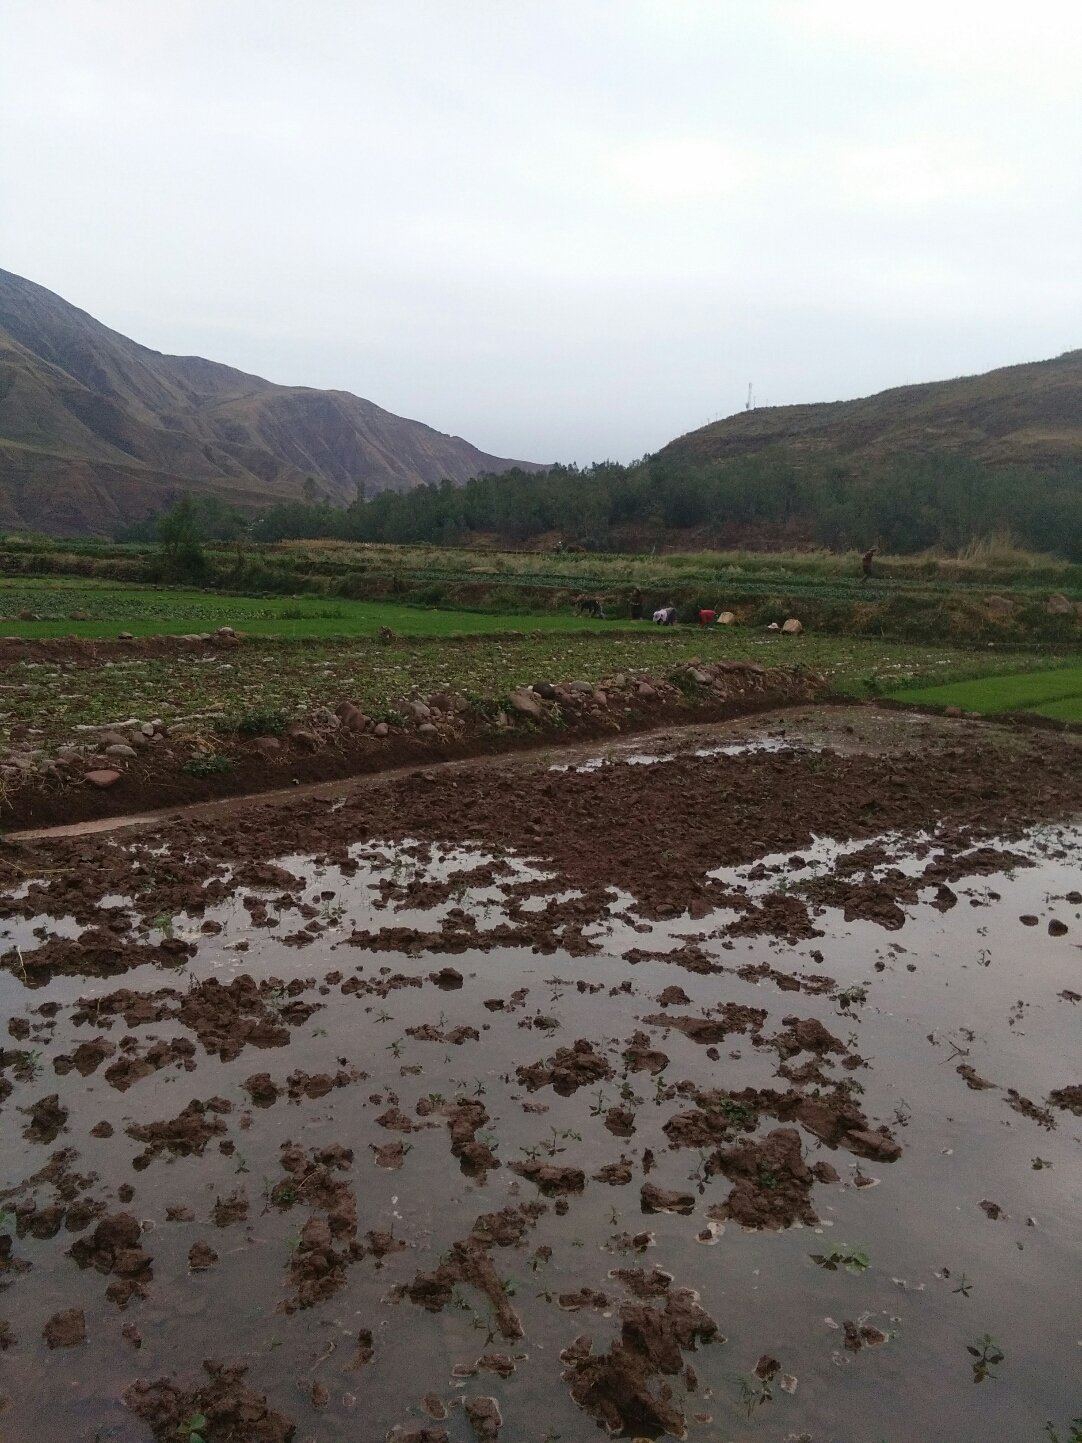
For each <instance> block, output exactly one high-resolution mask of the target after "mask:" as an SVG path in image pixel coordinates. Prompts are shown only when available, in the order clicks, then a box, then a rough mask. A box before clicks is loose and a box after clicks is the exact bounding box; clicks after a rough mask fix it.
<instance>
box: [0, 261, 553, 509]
mask: <svg viewBox="0 0 1082 1443" xmlns="http://www.w3.org/2000/svg"><path fill="white" fill-rule="evenodd" d="M512 466H520V467H522V468H523V469H525V470H537V469H541V468H540V467H538V466H537V465H536V464H535V463H531V462H523V461H513V460H510V459H508V458H504V457H499V456H495V455H492V454H490V453H488V452H485V451H482V450H480V449H479V448H478V447H476V446H473V445H472V444H471V443H470V442H468V441H466V440H464V439H463V438H462V437H461V436H455V435H449V434H447V433H445V432H442V431H438V430H436V429H435V427H432V426H429V425H427V424H425V423H424V422H422V421H416V420H412V419H409V418H406V417H402V416H398V415H395V413H394V412H391V411H388V410H386V409H385V408H383V407H381V406H379V405H377V404H376V403H375V402H374V401H369V400H366V399H365V398H364V397H361V396H356V395H354V394H353V393H352V392H350V391H346V390H342V389H334V390H323V389H320V388H318V387H312V386H285V385H280V384H278V383H276V382H274V381H268V380H267V379H266V378H264V377H262V376H256V375H252V374H250V373H248V372H245V371H242V370H240V369H239V368H237V367H234V366H229V365H226V364H224V363H222V362H219V361H212V360H208V359H207V358H206V357H203V356H174V355H170V354H169V353H168V352H163V351H155V350H153V349H152V348H150V347H148V346H144V345H142V344H141V343H140V342H138V341H133V340H131V339H130V338H129V337H127V336H125V335H123V334H122V333H121V332H119V331H115V330H113V329H111V328H110V327H109V326H106V325H104V324H103V323H102V322H101V321H98V320H97V319H96V318H95V317H94V316H92V315H91V314H90V313H89V312H88V311H85V310H82V309H81V308H80V307H78V306H75V305H72V304H71V303H70V302H68V301H66V300H64V299H63V298H62V297H61V296H59V295H57V294H56V293H55V292H53V291H50V290H48V289H47V288H46V287H44V286H40V285H38V284H37V282H35V281H31V280H28V279H27V278H26V277H24V276H19V275H15V274H14V273H13V272H10V271H5V270H0V526H5V527H7V528H9V529H30V530H43V531H49V532H54V533H57V532H58V531H61V528H63V530H62V534H70V533H72V532H74V534H87V535H103V534H109V533H110V532H111V531H112V530H113V529H114V528H115V527H116V526H117V525H120V524H123V523H124V522H128V521H131V520H133V519H137V518H138V517H140V516H143V515H146V514H148V513H150V512H153V511H158V510H161V509H164V508H165V507H166V506H168V505H169V504H171V502H172V500H174V499H175V498H176V496H178V495H179V494H181V493H182V492H184V491H190V492H192V493H193V494H199V493H213V494H216V495H218V496H220V497H221V498H222V499H223V500H228V501H229V502H230V503H231V504H234V505H237V506H240V507H241V508H242V509H244V510H247V511H257V510H260V509H263V508H265V507H267V506H269V505H273V504H274V503H275V502H281V501H288V500H292V499H299V498H300V497H301V496H302V494H303V487H304V483H305V480H306V478H307V477H309V476H311V477H312V478H313V480H314V481H315V482H316V484H317V487H318V488H319V490H320V492H321V494H323V495H324V496H325V497H326V498H327V499H328V500H330V501H332V502H334V503H336V504H346V503H348V502H349V501H351V500H353V498H354V496H355V495H356V492H357V488H358V487H359V486H363V487H364V489H365V491H366V493H367V494H369V495H374V494H376V493H378V492H379V491H383V490H389V489H391V490H398V491H407V490H410V489H412V487H414V486H418V485H423V484H425V483H432V482H438V481H442V480H444V479H447V480H450V481H453V482H457V483H462V482H464V481H466V480H468V479H469V477H471V476H474V475H477V474H479V473H481V472H498V471H505V470H508V469H510V468H511V467H512Z"/></svg>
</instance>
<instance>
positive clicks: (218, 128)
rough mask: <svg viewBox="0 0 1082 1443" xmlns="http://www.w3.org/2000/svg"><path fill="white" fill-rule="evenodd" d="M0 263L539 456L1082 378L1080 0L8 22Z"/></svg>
mask: <svg viewBox="0 0 1082 1443" xmlns="http://www.w3.org/2000/svg"><path fill="white" fill-rule="evenodd" d="M3 9H4V19H3V32H2V40H0V137H2V144H0V265H2V266H3V267H5V268H7V269H9V270H14V271H17V272H19V273H20V274H22V275H25V276H29V277H30V278H31V279H33V280H36V281H38V282H40V283H41V284H43V285H46V286H48V287H50V288H51V289H53V290H55V291H58V292H59V293H60V294H61V295H63V296H65V297H66V298H67V299H68V300H70V301H73V302H74V303H75V304H77V305H80V306H82V307H83V308H84V309H86V310H88V311H90V312H91V313H92V314H93V315H95V316H97V317H98V318H99V319H100V320H103V321H104V322H106V324H108V325H111V326H113V327H115V328H116V329H117V330H120V331H123V332H124V333H125V334H127V335H130V336H132V337H134V338H135V339H136V340H140V341H142V342H143V343H144V344H147V345H150V346H154V347H156V348H158V349H160V350H166V351H176V352H185V353H187V352H194V353H198V354H202V355H206V356H210V357H212V358H214V359H215V360H220V361H226V362H229V363H231V364H233V365H236V366H240V367H242V368H244V369H246V370H250V371H255V372H258V373H260V374H262V375H265V376H268V377H270V378H271V379H272V380H276V381H282V382H287V383H291V384H306V385H313V386H334V387H341V388H344V389H348V390H352V391H355V392H357V393H359V394H360V395H363V396H367V397H369V398H370V399H371V400H374V401H377V402H378V403H379V404H380V405H383V406H386V407H387V408H388V409H390V410H393V411H397V412H399V413H401V414H404V415H408V416H414V417H417V418H419V419H421V420H424V421H427V422H429V423H430V424H432V425H435V426H438V427H439V428H440V429H441V430H447V431H453V432H457V433H459V434H461V435H464V436H466V437H468V438H469V439H470V440H471V441H474V442H475V443H476V444H478V445H480V446H482V447H484V448H485V449H487V450H491V451H495V452H498V453H500V454H503V455H509V456H518V457H526V458H529V459H536V460H550V459H554V458H559V459H565V460H578V461H583V462H585V461H589V460H591V459H595V458H602V457H614V458H618V459H629V458H631V457H633V456H637V455H640V454H642V453H643V452H644V451H650V450H654V449H657V448H658V447H659V446H661V445H663V444H664V443H665V441H667V440H669V439H670V438H671V437H672V436H674V435H677V434H679V433H681V432H683V431H686V430H689V429H691V428H693V427H695V426H697V425H700V424H702V423H703V422H704V421H707V420H711V419H713V418H714V417H715V416H717V415H725V414H728V413H729V412H731V411H735V410H738V409H740V408H741V407H742V406H743V404H744V399H745V395H746V391H747V385H748V382H749V381H751V382H753V383H754V387H755V394H756V398H757V400H758V401H759V403H761V404H782V403H786V402H793V401H811V400H820V399H835V398H839V397H847V396H855V395H863V394H867V393H868V392H870V391H875V390H879V389H882V388H883V387H885V386H889V385H895V384H902V383H905V382H907V381H916V380H926V379H934V378H940V377H946V376H952V375H958V374H964V373H968V372H974V371H980V370H986V369H988V368H990V367H993V366H997V365H1003V364H1008V363H1011V362H1014V361H1020V360H1034V359H1039V358H1042V357H1045V356H1050V355H1056V354H1059V353H1060V352H1062V351H1065V350H1069V349H1073V348H1077V347H1080V346H1082V103H1080V100H1079V95H1080V87H1079V76H1080V74H1082V5H1080V4H1079V3H1078V0H1027V3H1025V4H1023V3H1021V0H1016V3H1010V4H1007V3H1002V0H905V3H904V4H903V3H900V0H899V3H888V0H741V3H735V0H306V3H303V4H302V3H299V0H169V3H168V4H167V3H164V0H5V4H4V7H3Z"/></svg>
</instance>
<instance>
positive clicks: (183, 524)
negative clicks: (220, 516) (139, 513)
mask: <svg viewBox="0 0 1082 1443" xmlns="http://www.w3.org/2000/svg"><path fill="white" fill-rule="evenodd" d="M158 544H159V546H160V547H161V551H162V560H163V561H164V563H165V569H166V571H167V573H168V574H169V575H170V576H175V577H186V578H188V579H190V580H194V579H196V578H197V577H200V576H202V575H203V574H204V572H205V571H206V569H207V558H206V557H205V556H204V554H203V547H202V544H201V534H200V527H199V518H198V516H197V514H196V509H195V503H194V502H193V501H192V498H191V497H190V496H182V497H181V499H180V500H179V501H178V502H177V504H176V505H175V506H174V507H173V509H172V510H171V511H166V512H164V513H163V515H161V516H159V518H158Z"/></svg>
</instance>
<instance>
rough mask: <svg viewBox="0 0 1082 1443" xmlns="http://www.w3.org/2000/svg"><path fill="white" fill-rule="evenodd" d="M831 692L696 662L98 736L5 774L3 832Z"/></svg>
mask: <svg viewBox="0 0 1082 1443" xmlns="http://www.w3.org/2000/svg"><path fill="white" fill-rule="evenodd" d="M152 640H154V641H155V642H157V641H167V640H170V639H169V638H152ZM826 690H827V686H826V682H825V680H824V679H823V678H822V677H821V676H819V675H818V674H817V673H815V672H811V671H807V670H805V669H803V668H800V667H772V668H766V667H762V666H759V665H758V664H756V663H754V662H737V661H722V662H715V663H706V662H697V661H693V662H689V663H686V664H681V665H680V666H679V667H677V668H675V669H674V670H673V671H672V672H670V674H669V675H668V676H664V677H659V676H643V675H638V674H636V675H631V674H617V675H614V676H611V677H608V678H605V679H603V680H602V681H600V682H598V683H596V684H593V683H588V682H582V681H571V682H561V683H549V682H544V681H538V682H535V683H534V684H533V685H532V686H529V687H520V688H518V689H516V690H515V691H513V692H511V693H510V694H509V695H508V696H507V697H504V698H497V699H493V700H492V701H491V702H480V703H478V702H477V701H472V702H470V701H467V698H466V697H464V696H462V695H461V694H459V693H456V692H436V693H432V694H430V695H427V696H424V697H422V696H420V695H414V696H409V697H403V698H402V699H401V700H400V701H399V702H398V703H397V704H396V705H395V706H394V707H393V708H391V709H389V711H388V712H387V713H386V714H385V715H384V716H383V717H382V718H378V719H377V718H375V717H372V716H369V715H367V714H366V713H365V711H364V710H363V708H362V707H361V706H360V705H358V704H357V703H356V702H354V701H352V700H351V699H349V698H348V697H346V698H342V697H333V696H331V697H328V698H327V701H326V704H325V705H322V706H319V707H317V708H315V709H314V711H313V712H312V713H311V714H310V715H309V716H308V717H306V718H305V719H303V720H302V721H298V722H295V723H293V724H291V725H290V726H288V727H286V728H285V730H284V731H282V732H281V733H279V734H276V735H265V736H254V737H247V736H237V735H235V734H232V735H227V736H207V735H196V736H192V735H191V734H190V733H186V732H184V731H183V730H178V731H171V730H170V729H169V728H163V727H160V726H157V727H155V726H150V725H149V724H147V726H144V727H142V728H138V727H135V728H129V729H127V730H125V731H124V733H123V734H122V733H121V732H119V731H117V730H116V729H115V728H103V729H102V730H101V732H100V735H98V736H97V737H96V738H94V739H92V740H91V742H90V743H89V744H88V745H86V746H84V747H83V748H82V749H80V750H79V751H78V752H77V753H76V754H73V755H71V756H69V757H66V758H63V759H61V760H58V761H51V762H49V763H48V764H46V765H45V766H44V767H43V768H42V769H41V770H38V771H35V772H27V773H25V774H24V775H21V776H19V777H17V778H8V779H7V790H6V793H5V797H4V810H3V822H4V825H5V826H6V827H7V828H8V829H9V830H14V829H19V828H24V827H27V828H28V827H45V826H50V825H63V824H66V823H71V822H78V821H85V820H89V819H92V818H99V817H109V816H123V815H127V814H133V813H137V812H141V811H147V810H153V809H155V808H159V807H166V806H174V805H183V804H186V803H190V802H200V801H209V800H213V799H214V798H216V797H225V796H244V795H253V794H256V793H258V792H261V791H267V790H269V789H273V788H275V787H285V786H291V785H293V784H295V783H297V784H299V783H307V782H320V781H333V780H336V779H338V778H342V777H349V776H354V775H360V774H364V773H371V772H380V771H386V770H390V769H392V768H395V767H400V766H403V765H409V764H411V763H417V762H431V761H445V760H448V759H451V758H461V757H471V756H483V755H487V754H491V753H494V752H502V751H512V750H516V749H521V748H524V747H530V746H537V745H542V744H546V743H548V744H550V743H551V742H552V741H553V740H554V739H555V738H556V737H561V738H564V737H566V738H568V739H572V738H583V739H590V738H594V737H610V738H611V737H614V736H617V735H620V734H623V733H626V732H631V731H636V730H643V729H646V728H649V727H654V726H658V725H661V724H663V723H665V722H667V721H679V720H694V721H714V720H723V719H725V718H727V717H732V716H738V715H741V714H743V713H750V712H754V711H759V710H765V709H769V708H772V707H777V706H784V705H789V704H793V703H799V702H806V701H812V700H816V699H819V698H822V697H823V696H824V695H825V694H826ZM388 718H389V719H388ZM148 728H149V734H147V735H144V733H147V732H148ZM150 743H153V745H151V744H150Z"/></svg>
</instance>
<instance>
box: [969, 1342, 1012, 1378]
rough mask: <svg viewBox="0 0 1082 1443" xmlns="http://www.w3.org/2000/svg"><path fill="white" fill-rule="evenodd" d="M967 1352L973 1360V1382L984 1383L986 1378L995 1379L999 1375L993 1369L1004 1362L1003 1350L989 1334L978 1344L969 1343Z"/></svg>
mask: <svg viewBox="0 0 1082 1443" xmlns="http://www.w3.org/2000/svg"><path fill="white" fill-rule="evenodd" d="M966 1352H967V1353H968V1354H969V1355H970V1357H972V1359H973V1365H972V1366H973V1381H974V1383H983V1382H984V1380H985V1378H995V1377H996V1376H997V1374H995V1373H993V1372H992V1369H993V1368H994V1367H996V1366H997V1365H998V1364H999V1363H1002V1362H1003V1359H1004V1353H1003V1349H1002V1348H1001V1347H1000V1346H999V1344H998V1343H995V1342H993V1340H992V1338H991V1337H990V1335H989V1334H988V1333H985V1334H984V1336H983V1337H981V1338H978V1339H977V1341H976V1343H967V1344H966Z"/></svg>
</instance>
